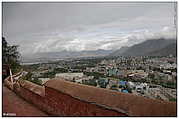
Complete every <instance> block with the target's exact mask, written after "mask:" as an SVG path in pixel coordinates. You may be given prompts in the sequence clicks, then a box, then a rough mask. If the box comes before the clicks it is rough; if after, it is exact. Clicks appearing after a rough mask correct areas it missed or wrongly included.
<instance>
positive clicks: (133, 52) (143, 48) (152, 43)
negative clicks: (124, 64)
mask: <svg viewBox="0 0 179 119" xmlns="http://www.w3.org/2000/svg"><path fill="white" fill-rule="evenodd" d="M171 44H176V40H174V39H167V40H166V39H153V40H147V41H144V42H142V43H139V44H136V45H133V46H131V47H129V48H128V49H127V50H126V51H125V52H123V53H122V54H121V56H147V55H160V53H161V54H164V53H162V52H166V50H169V49H168V47H171V46H170V45H171ZM164 49H165V50H164ZM156 51H157V52H158V54H154V53H155V52H156ZM168 52H174V51H173V50H171V51H168Z"/></svg>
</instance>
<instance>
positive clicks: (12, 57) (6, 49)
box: [2, 37, 20, 72]
mask: <svg viewBox="0 0 179 119" xmlns="http://www.w3.org/2000/svg"><path fill="white" fill-rule="evenodd" d="M17 49H18V46H17V45H12V46H10V45H9V44H8V43H7V41H6V40H5V38H4V37H2V58H3V65H5V64H6V65H9V66H10V68H11V69H12V72H16V71H17V70H18V69H19V67H20V61H19V58H20V53H19V52H18V50H17Z"/></svg>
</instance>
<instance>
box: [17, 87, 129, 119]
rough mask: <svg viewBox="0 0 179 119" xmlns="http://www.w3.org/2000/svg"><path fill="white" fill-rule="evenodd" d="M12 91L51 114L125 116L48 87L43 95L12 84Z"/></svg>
mask: <svg viewBox="0 0 179 119" xmlns="http://www.w3.org/2000/svg"><path fill="white" fill-rule="evenodd" d="M14 91H15V92H16V93H17V94H18V95H19V96H21V97H22V98H24V99H25V100H27V101H28V102H30V103H32V104H34V105H36V106H37V107H38V108H39V109H41V110H43V111H45V112H47V113H48V114H50V115H52V116H126V115H125V114H122V113H119V112H117V111H115V110H109V109H106V108H103V107H100V106H97V105H95V104H90V103H88V102H84V101H81V100H79V99H76V98H73V97H71V96H69V95H67V94H64V93H61V92H59V91H56V90H54V89H51V88H48V87H46V88H45V96H44V97H42V96H40V95H38V94H36V93H34V92H32V91H30V90H28V89H26V88H23V87H20V88H18V86H17V87H16V86H14Z"/></svg>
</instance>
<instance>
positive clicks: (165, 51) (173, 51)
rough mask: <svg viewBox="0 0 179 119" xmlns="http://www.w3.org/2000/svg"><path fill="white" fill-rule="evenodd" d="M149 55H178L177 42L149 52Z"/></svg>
mask: <svg viewBox="0 0 179 119" xmlns="http://www.w3.org/2000/svg"><path fill="white" fill-rule="evenodd" d="M148 55H149V56H168V55H173V56H176V55H177V44H176V43H172V44H169V45H167V46H166V47H164V48H162V49H159V50H156V51H153V52H150V53H148Z"/></svg>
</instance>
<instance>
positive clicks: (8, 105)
mask: <svg viewBox="0 0 179 119" xmlns="http://www.w3.org/2000/svg"><path fill="white" fill-rule="evenodd" d="M2 105H3V114H2V116H48V115H47V114H46V113H45V112H42V111H41V110H39V109H38V108H36V107H35V106H34V105H32V104H30V103H28V102H26V101H25V100H24V99H22V98H21V97H19V96H18V95H16V94H15V93H14V92H12V91H11V90H9V89H8V88H7V87H5V86H3V104H2Z"/></svg>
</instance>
